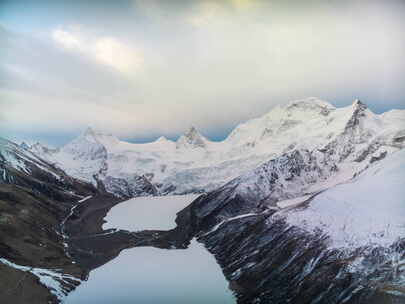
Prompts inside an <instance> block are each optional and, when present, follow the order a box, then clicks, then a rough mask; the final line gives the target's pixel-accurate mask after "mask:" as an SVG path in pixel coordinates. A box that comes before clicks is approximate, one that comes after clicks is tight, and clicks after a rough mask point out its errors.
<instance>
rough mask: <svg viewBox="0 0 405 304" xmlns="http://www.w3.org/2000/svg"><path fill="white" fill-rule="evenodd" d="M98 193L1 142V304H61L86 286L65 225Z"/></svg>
mask: <svg viewBox="0 0 405 304" xmlns="http://www.w3.org/2000/svg"><path fill="white" fill-rule="evenodd" d="M97 192H98V191H97V189H96V188H95V187H94V186H92V185H91V184H88V183H85V182H82V181H79V180H76V179H74V178H72V177H70V176H68V175H66V174H65V173H64V172H63V171H62V170H61V169H59V168H56V167H54V166H52V165H50V164H48V163H47V162H46V161H44V160H42V159H40V158H38V157H37V156H36V155H34V154H32V153H31V152H29V151H27V150H25V149H23V148H21V147H20V146H18V145H16V144H14V143H12V142H10V141H7V140H5V139H1V138H0V284H1V286H2V292H1V293H0V302H2V303H57V302H59V300H60V299H61V298H62V297H63V296H64V295H65V294H66V293H67V292H68V291H70V290H72V289H73V288H75V286H76V285H78V284H79V283H80V279H82V278H83V277H85V276H86V271H85V270H84V269H82V268H80V267H79V266H77V265H76V264H75V263H74V262H73V260H72V259H71V257H70V256H69V254H68V252H67V250H66V236H65V235H64V233H63V229H62V228H63V227H62V226H61V223H62V222H63V219H64V218H65V217H66V215H67V214H68V213H69V210H70V209H71V208H72V207H73V206H74V205H75V204H76V203H77V202H79V201H80V200H82V199H83V198H85V197H88V196H93V195H95V194H96V193H97ZM22 291H23V292H22Z"/></svg>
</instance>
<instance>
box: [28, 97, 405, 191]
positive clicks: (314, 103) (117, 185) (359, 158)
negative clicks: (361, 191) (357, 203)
mask: <svg viewBox="0 0 405 304" xmlns="http://www.w3.org/2000/svg"><path fill="white" fill-rule="evenodd" d="M404 117H405V111H404V110H392V111H389V112H386V113H383V114H381V115H377V114H374V113H373V112H371V111H370V110H369V109H368V108H367V107H366V105H365V104H363V103H361V102H360V101H358V100H356V101H354V102H353V104H352V105H350V106H348V107H344V108H335V107H334V106H332V105H331V104H329V103H328V102H326V101H322V100H319V99H316V98H308V99H304V100H298V101H293V102H290V103H288V104H287V105H285V106H278V107H276V108H274V109H273V110H272V111H270V112H269V113H267V114H265V115H264V116H262V117H259V118H256V119H253V120H250V121H247V122H245V123H243V124H240V125H239V126H237V127H236V128H235V129H234V130H233V131H232V132H231V134H230V135H229V136H228V137H227V138H226V139H225V140H223V141H221V142H213V141H210V140H209V139H207V138H206V137H204V136H203V135H201V134H200V133H199V132H198V131H197V130H196V129H195V128H194V127H192V128H190V130H189V131H188V132H186V133H185V134H184V135H182V136H180V138H179V139H178V140H177V141H176V142H173V141H171V140H168V139H166V138H164V137H161V138H159V139H158V140H156V141H155V142H151V143H145V144H132V143H128V142H124V141H121V140H119V139H118V138H116V137H114V136H113V135H111V134H106V133H101V132H98V131H95V130H93V129H90V128H89V129H87V130H85V131H84V132H83V133H82V134H81V135H80V136H79V137H77V138H76V139H74V140H73V141H71V142H70V143H68V144H67V145H65V146H63V147H61V148H58V149H50V148H47V147H46V146H44V145H42V144H40V143H37V144H34V145H32V146H31V147H28V150H29V151H31V152H32V153H34V154H36V155H38V156H39V157H41V158H42V159H44V160H46V161H48V162H50V163H52V164H53V165H55V166H57V167H59V168H62V169H63V170H65V171H66V172H67V173H68V174H70V175H71V176H73V177H76V178H78V179H82V180H85V181H88V182H91V183H93V184H95V183H96V180H101V181H104V183H105V186H106V189H107V191H110V192H113V193H116V194H118V195H121V196H127V197H131V196H136V195H139V194H141V193H142V191H143V190H145V189H147V191H146V192H148V193H151V194H152V193H159V194H167V193H180V194H181V193H189V192H204V191H211V190H213V189H216V188H217V187H219V186H220V185H222V184H224V183H226V182H228V181H230V180H232V179H233V178H235V177H237V176H239V175H241V174H243V173H245V172H248V171H249V170H252V169H254V168H256V167H257V166H259V165H260V164H262V163H263V162H265V161H267V160H269V159H276V158H277V157H280V156H281V155H283V154H284V153H289V152H293V151H298V152H300V153H304V154H305V153H307V152H310V153H311V157H313V158H316V161H317V166H318V167H319V168H318V171H319V172H318V173H317V175H318V176H317V177H313V181H312V182H311V184H315V183H318V179H320V180H322V181H323V182H326V181H327V183H334V181H333V179H335V182H339V181H342V180H345V179H347V178H350V177H351V176H353V174H355V173H358V172H360V171H361V170H363V169H364V168H365V167H366V166H367V165H368V164H369V163H370V161H371V160H372V159H376V158H379V157H382V155H384V154H390V153H392V152H394V151H397V150H399V149H400V148H402V147H403V142H404V136H405V122H404ZM315 188H316V186H315ZM292 195H294V194H292Z"/></svg>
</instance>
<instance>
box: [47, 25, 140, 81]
mask: <svg viewBox="0 0 405 304" xmlns="http://www.w3.org/2000/svg"><path fill="white" fill-rule="evenodd" d="M51 35H52V38H53V40H54V41H55V42H56V43H58V44H59V45H60V46H62V47H64V48H66V49H67V50H72V51H76V52H80V53H83V54H84V55H86V56H90V57H91V58H93V59H94V60H96V61H97V62H99V63H101V64H105V65H107V66H110V67H112V68H114V69H116V70H118V71H120V72H124V73H133V72H136V71H137V70H138V69H139V68H140V67H141V65H142V63H143V57H142V54H141V52H140V51H139V50H137V49H135V48H133V47H131V46H128V45H126V44H125V43H123V42H122V41H120V40H118V39H117V38H114V37H89V36H88V35H87V36H86V35H84V34H83V33H80V32H79V33H77V32H72V31H68V30H64V29H61V28H57V29H54V30H53V31H52V33H51Z"/></svg>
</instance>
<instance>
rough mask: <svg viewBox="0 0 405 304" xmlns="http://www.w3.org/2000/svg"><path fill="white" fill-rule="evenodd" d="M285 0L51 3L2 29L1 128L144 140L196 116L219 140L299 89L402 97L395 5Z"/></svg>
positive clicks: (398, 6) (339, 100) (399, 16)
mask: <svg viewBox="0 0 405 304" xmlns="http://www.w3.org/2000/svg"><path fill="white" fill-rule="evenodd" d="M287 2H288V1H265V0H250V1H249V0H223V1H214V0H198V1H197V0H188V1H181V0H171V1H166V0H148V1H143V0H138V1H134V2H130V3H131V5H129V6H128V7H126V9H125V11H124V10H123V9H122V7H121V6H119V5H116V4H113V2H111V4H109V9H108V10H106V9H101V8H99V7H96V6H92V5H87V6H81V5H79V4H72V3H73V2H72V3H71V2H69V3H67V4H66V5H70V10H71V11H72V12H76V11H78V10H81V9H82V10H83V11H81V14H78V16H77V17H76V14H75V15H74V16H73V17H72V16H70V18H66V17H64V16H65V15H64V12H59V19H60V20H59V19H58V18H55V19H56V21H55V23H54V24H52V25H50V26H46V27H45V28H41V30H38V31H35V30H33V29H31V28H30V30H31V32H30V31H27V33H24V34H22V33H21V32H20V33H19V32H18V31H17V32H15V31H14V32H13V31H11V30H10V29H7V28H6V29H5V30H4V31H3V32H4V33H3V32H2V35H0V45H2V47H1V48H0V56H1V57H2V58H3V62H1V61H0V69H1V70H2V71H3V77H2V78H0V85H1V87H0V97H1V98H0V103H1V104H0V105H1V106H2V109H6V111H4V114H3V115H2V117H3V118H4V119H6V120H7V124H6V127H7V128H10V129H13V130H17V129H18V130H31V131H32V132H36V133H38V134H41V132H45V131H46V132H50V130H52V132H54V133H55V134H58V132H60V131H63V132H65V133H67V132H71V134H74V133H76V132H78V130H80V129H82V128H85V127H87V126H88V125H94V126H95V127H97V128H101V129H104V130H106V131H109V132H112V133H115V134H117V135H119V136H125V137H132V138H140V137H141V138H145V137H153V136H158V135H172V136H178V135H180V133H182V132H183V131H185V130H186V129H187V128H188V127H189V126H190V125H194V126H196V127H197V128H198V129H199V130H200V131H202V132H203V133H205V134H206V135H208V136H217V138H218V137H220V136H218V134H222V135H221V136H223V135H224V134H225V133H226V132H225V130H228V131H229V130H230V129H231V128H232V127H234V126H235V125H237V124H238V123H240V122H242V121H245V120H247V119H251V118H254V117H257V116H259V115H263V114H264V113H266V111H269V110H270V109H271V108H272V107H274V106H275V105H277V104H281V103H284V102H288V101H289V100H292V99H300V98H305V97H307V96H317V97H319V98H322V99H325V100H329V101H331V102H333V103H335V104H337V105H346V104H350V103H351V102H352V100H353V99H355V98H360V99H362V100H363V101H364V102H366V103H367V104H369V105H370V106H371V107H372V108H373V109H376V110H377V111H382V110H387V109H390V108H392V107H400V106H401V104H402V105H403V98H404V96H405V91H404V86H403V83H404V82H405V72H404V71H405V60H404V59H403V54H404V52H405V38H404V37H405V36H404V35H403V29H404V28H405V13H404V12H405V3H403V2H400V1H398V2H395V1H392V2H391V1H390V2H389V3H386V2H380V1H373V0H370V1H339V2H336V3H335V2H333V3H332V2H330V1H316V0H314V1H310V2H311V5H309V4H305V3H304V2H303V1H302V2H300V3H301V4H297V5H290V4H288V3H289V2H288V3H287ZM75 3H76V2H75ZM297 3H298V2H297ZM35 7H36V6H35ZM35 7H33V9H34V8H35ZM53 13H54V12H53ZM50 14H51V12H50ZM44 18H47V17H46V16H44ZM25 22H26V23H27V24H28V25H29V22H28V21H27V20H25ZM28 25H27V26H28ZM0 30H1V28H0ZM42 33H46V34H43V35H42ZM41 35H42V36H41ZM6 36H7V37H9V38H7V40H4V37H6ZM39 108H40V109H41V111H37V112H36V116H35V117H32V116H30V114H31V113H32V112H35V109H39ZM24 111H25V112H24ZM0 129H1V127H0ZM3 130H4V127H3Z"/></svg>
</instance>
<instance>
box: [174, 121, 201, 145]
mask: <svg viewBox="0 0 405 304" xmlns="http://www.w3.org/2000/svg"><path fill="white" fill-rule="evenodd" d="M206 142H207V139H206V138H205V137H204V136H202V135H201V134H200V133H199V132H198V131H197V129H196V128H195V127H193V126H192V127H190V129H189V130H188V131H187V132H186V133H185V134H184V135H182V136H180V138H179V139H178V140H177V142H176V148H178V149H179V148H182V147H200V148H205V147H206Z"/></svg>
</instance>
